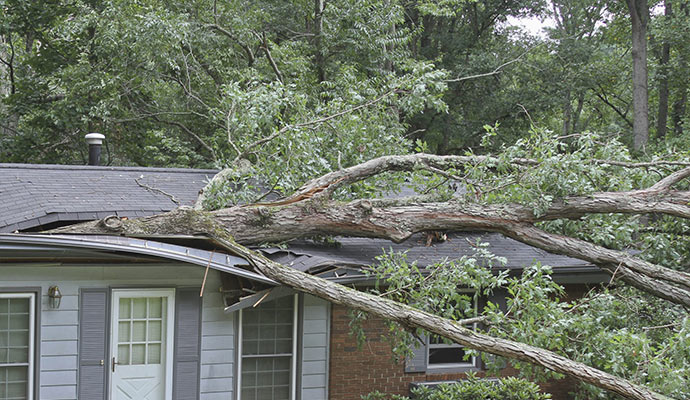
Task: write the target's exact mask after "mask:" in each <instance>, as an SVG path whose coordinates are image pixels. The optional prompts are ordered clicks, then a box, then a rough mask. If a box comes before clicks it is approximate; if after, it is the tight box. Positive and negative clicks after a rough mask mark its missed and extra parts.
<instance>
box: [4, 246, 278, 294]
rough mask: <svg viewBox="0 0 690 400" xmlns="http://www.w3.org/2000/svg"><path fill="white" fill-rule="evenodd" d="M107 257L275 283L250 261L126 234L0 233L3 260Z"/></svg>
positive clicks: (86, 260) (84, 259)
mask: <svg viewBox="0 0 690 400" xmlns="http://www.w3.org/2000/svg"><path fill="white" fill-rule="evenodd" d="M94 256H95V257H94ZM105 256H109V257H111V258H113V256H120V257H118V258H117V259H122V258H123V257H122V256H125V257H130V258H142V257H147V258H153V257H155V258H158V259H161V260H163V261H168V262H170V261H177V262H183V263H187V264H193V265H197V266H200V267H204V268H206V267H208V268H212V269H215V270H218V271H221V272H225V273H229V274H232V275H235V276H239V277H242V278H246V279H250V280H253V281H257V282H261V283H263V284H268V285H275V284H276V283H275V282H274V281H273V280H271V279H269V278H266V277H265V276H263V275H261V274H259V273H256V272H253V271H250V270H247V269H245V268H242V267H243V266H247V265H248V264H249V263H248V262H247V260H245V259H243V258H240V257H236V256H233V255H230V254H224V253H218V252H215V251H208V250H201V249H195V248H191V247H186V246H179V245H175V244H169V243H163V242H158V241H154V240H145V239H136V238H128V237H123V236H106V235H27V234H11V233H9V234H7V233H5V234H3V233H0V260H7V259H10V258H11V259H13V260H16V259H24V260H45V259H55V260H60V259H61V258H68V259H70V260H73V261H74V260H78V259H80V258H81V259H83V261H84V262H85V263H89V262H91V260H93V259H94V258H99V257H105ZM0 264H2V262H0ZM94 265H99V266H103V265H104V264H100V263H95V264H94Z"/></svg>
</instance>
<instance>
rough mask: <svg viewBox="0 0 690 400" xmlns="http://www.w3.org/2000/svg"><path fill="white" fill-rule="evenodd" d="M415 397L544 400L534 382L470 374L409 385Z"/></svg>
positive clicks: (379, 398) (380, 399)
mask: <svg viewBox="0 0 690 400" xmlns="http://www.w3.org/2000/svg"><path fill="white" fill-rule="evenodd" d="M412 394H413V398H414V399H419V400H451V399H452V400H547V399H550V398H551V395H550V394H548V393H542V392H541V390H540V389H539V386H537V385H536V384H534V383H532V382H530V381H527V380H524V379H519V378H514V377H508V378H501V379H496V380H486V379H478V378H474V377H469V378H468V379H467V380H462V381H459V382H457V383H454V384H449V383H443V384H440V385H438V386H436V387H426V386H418V387H416V388H414V389H412ZM362 399H363V400H409V397H406V396H398V395H386V394H383V393H380V392H375V393H370V394H369V395H367V396H362Z"/></svg>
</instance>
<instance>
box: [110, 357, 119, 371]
mask: <svg viewBox="0 0 690 400" xmlns="http://www.w3.org/2000/svg"><path fill="white" fill-rule="evenodd" d="M115 364H119V363H118V362H117V361H115V357H113V363H112V366H113V373H115Z"/></svg>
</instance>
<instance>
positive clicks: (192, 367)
mask: <svg viewBox="0 0 690 400" xmlns="http://www.w3.org/2000/svg"><path fill="white" fill-rule="evenodd" d="M174 354H175V356H174V364H173V399H175V400H182V399H184V400H194V399H198V398H199V370H200V359H201V297H199V288H182V289H177V296H176V298H175V349H174Z"/></svg>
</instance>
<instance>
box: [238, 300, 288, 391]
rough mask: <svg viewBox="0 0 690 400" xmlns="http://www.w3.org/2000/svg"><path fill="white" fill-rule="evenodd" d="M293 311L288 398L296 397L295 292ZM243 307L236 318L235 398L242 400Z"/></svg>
mask: <svg viewBox="0 0 690 400" xmlns="http://www.w3.org/2000/svg"><path fill="white" fill-rule="evenodd" d="M292 297H293V310H292V311H293V312H292V354H291V355H290V400H295V399H297V397H296V394H297V332H298V329H297V328H298V326H297V322H298V308H299V297H298V295H297V293H295V294H294V295H293V296H292ZM274 300H276V299H274ZM243 311H244V309H240V310H238V318H237V325H238V327H237V357H236V358H237V374H236V375H237V377H236V382H237V387H236V391H237V395H236V396H235V399H236V400H242V333H243V329H242V315H243Z"/></svg>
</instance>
